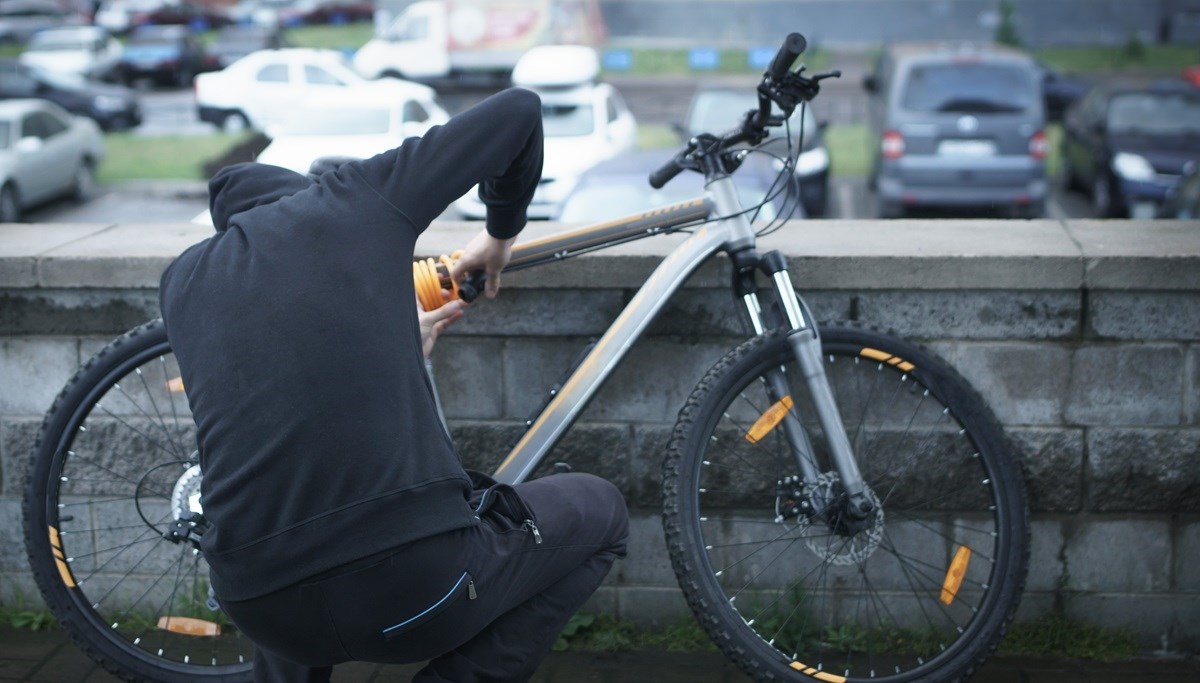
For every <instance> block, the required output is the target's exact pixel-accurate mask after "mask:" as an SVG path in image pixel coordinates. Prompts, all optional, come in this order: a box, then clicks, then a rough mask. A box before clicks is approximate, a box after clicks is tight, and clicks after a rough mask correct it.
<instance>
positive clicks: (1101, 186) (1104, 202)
mask: <svg viewBox="0 0 1200 683" xmlns="http://www.w3.org/2000/svg"><path fill="white" fill-rule="evenodd" d="M1092 210H1093V211H1094V212H1095V213H1096V217H1097V218H1110V217H1111V216H1112V215H1113V201H1112V183H1111V182H1109V179H1108V176H1106V175H1103V174H1101V175H1098V176H1096V180H1094V181H1093V182H1092Z"/></svg>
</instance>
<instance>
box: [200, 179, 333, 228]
mask: <svg viewBox="0 0 1200 683" xmlns="http://www.w3.org/2000/svg"><path fill="white" fill-rule="evenodd" d="M312 184H313V181H312V180H311V179H310V178H308V176H304V175H301V174H299V173H296V172H295V171H292V170H289V169H286V168H282V167H279V166H271V165H270V164H259V163H255V162H247V163H241V164H234V165H232V166H226V167H225V168H223V169H221V170H220V171H217V173H216V175H214V176H213V177H212V179H211V180H209V181H208V211H209V213H210V214H212V222H213V227H214V228H216V229H217V232H224V231H225V229H226V228H228V227H229V219H230V218H232V217H234V216H235V215H237V214H239V213H241V212H243V211H248V210H250V209H253V208H254V207H256V206H262V205H263V204H270V203H271V202H274V201H277V200H279V199H281V198H283V197H288V196H291V195H293V194H296V193H297V192H300V191H301V190H306V189H308V188H309V187H311V186H312Z"/></svg>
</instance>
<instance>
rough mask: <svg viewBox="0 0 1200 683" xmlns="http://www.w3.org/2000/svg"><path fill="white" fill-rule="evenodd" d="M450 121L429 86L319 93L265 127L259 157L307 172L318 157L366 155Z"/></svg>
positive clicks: (261, 159) (270, 162)
mask: <svg viewBox="0 0 1200 683" xmlns="http://www.w3.org/2000/svg"><path fill="white" fill-rule="evenodd" d="M448 120H450V116H449V115H448V114H447V113H446V111H445V110H444V109H442V107H441V106H440V105H438V103H437V101H436V100H435V98H434V92H433V89H432V88H429V87H426V86H423V85H419V84H416V83H405V84H403V87H399V86H398V87H394V88H385V89H380V88H372V89H364V88H354V89H351V91H350V92H347V93H344V94H342V95H339V96H338V97H336V98H330V97H327V96H317V97H315V98H314V99H312V100H308V101H305V102H303V103H302V105H301V106H300V107H297V108H295V109H294V110H293V111H292V112H291V113H290V114H289V115H288V116H287V117H285V118H284V119H283V121H282V122H280V123H279V124H278V125H275V126H272V127H271V128H270V130H269V135H270V136H271V143H270V144H269V145H267V147H266V149H264V150H263V151H262V152H261V153H260V154H259V155H258V161H259V162H261V163H264V164H272V165H275V166H282V167H284V168H290V169H292V170H293V171H296V172H297V173H307V172H308V171H309V169H310V168H311V167H312V166H313V162H314V161H316V160H317V159H320V158H322V157H332V156H340V157H343V158H354V159H366V158H369V157H373V156H375V155H376V154H379V153H381V152H386V151H387V150H389V149H392V148H393V147H398V146H399V145H400V144H401V143H402V142H404V140H405V139H407V138H410V137H417V136H421V135H424V134H425V132H426V131H428V130H429V129H430V128H431V127H433V126H435V125H439V124H442V123H445V122H446V121H448Z"/></svg>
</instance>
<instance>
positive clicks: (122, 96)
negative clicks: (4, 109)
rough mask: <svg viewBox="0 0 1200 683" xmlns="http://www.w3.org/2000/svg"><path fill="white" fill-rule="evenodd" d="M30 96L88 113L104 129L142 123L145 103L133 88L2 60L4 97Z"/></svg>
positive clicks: (0, 79)
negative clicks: (142, 106)
mask: <svg viewBox="0 0 1200 683" xmlns="http://www.w3.org/2000/svg"><path fill="white" fill-rule="evenodd" d="M30 97H37V98H40V99H44V100H49V101H51V102H53V103H55V104H57V105H58V106H60V107H62V108H63V109H66V110H67V111H69V112H71V113H72V114H77V115H80V116H86V117H88V118H90V119H92V120H94V121H95V122H96V124H97V125H99V126H100V128H102V129H103V130H123V129H125V128H133V127H134V126H137V125H139V124H140V123H141V122H142V108H141V105H140V104H139V103H138V99H137V96H136V95H135V94H134V92H133V91H132V90H130V89H129V88H126V87H123V86H120V85H114V84H111V83H101V82H99V81H94V80H88V79H85V78H83V77H81V76H77V75H75V74H67V73H55V72H53V71H46V70H44V69H42V68H40V67H36V66H31V65H29V64H22V63H21V62H19V61H17V60H15V59H0V99H5V100H8V99H24V98H30Z"/></svg>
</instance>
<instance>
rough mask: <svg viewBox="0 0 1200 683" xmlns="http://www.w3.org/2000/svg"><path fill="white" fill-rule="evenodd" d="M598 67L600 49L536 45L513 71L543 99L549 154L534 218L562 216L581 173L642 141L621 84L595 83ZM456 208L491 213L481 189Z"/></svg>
mask: <svg viewBox="0 0 1200 683" xmlns="http://www.w3.org/2000/svg"><path fill="white" fill-rule="evenodd" d="M599 71H600V66H599V60H598V59H597V57H596V53H595V51H594V50H592V49H591V48H589V47H583V46H578V45H569V46H563V45H549V46H541V47H535V48H533V49H531V50H529V51H528V52H526V53H525V55H524V56H523V57H521V59H520V60H519V61H518V62H517V65H516V67H515V68H514V69H513V83H514V84H515V85H520V86H523V87H526V88H529V89H530V90H533V91H534V92H536V93H537V94H538V95H540V96H541V98H542V130H543V132H544V134H545V136H546V142H545V157H544V161H543V164H542V181H541V183H540V184H539V185H538V188H537V191H536V192H535V193H534V195H533V201H532V202H531V203H530V205H529V210H528V212H527V214H528V216H529V218H531V219H542V220H546V219H552V218H554V217H555V216H557V215H558V212H559V209H560V208H561V205H562V201H563V200H564V199H566V197H567V194H568V193H570V191H571V188H572V187H574V185H575V181H576V180H577V179H578V178H579V175H580V174H581V173H583V172H584V171H586V170H587V169H589V168H591V167H592V166H595V165H596V164H598V163H600V162H601V161H604V160H605V159H610V158H612V157H614V156H616V155H617V154H620V153H622V152H626V151H629V150H631V149H633V146H634V144H635V143H636V142H637V121H636V120H635V119H634V117H633V114H632V113H630V111H629V107H628V106H626V104H625V100H624V98H622V97H621V94H620V93H619V92H617V89H616V88H614V87H612V86H611V85H609V84H607V83H598V82H596V81H595V78H596V76H597V75H599ZM455 208H456V209H458V212H459V214H460V215H462V216H463V217H464V218H467V219H469V220H482V219H483V218H486V217H487V207H485V206H484V204H483V202H481V201H479V195H478V190H477V189H472V190H471V191H470V192H468V193H467V194H466V195H464V196H463V197H462V198H461V199H459V200H458V201H457V202H455Z"/></svg>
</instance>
